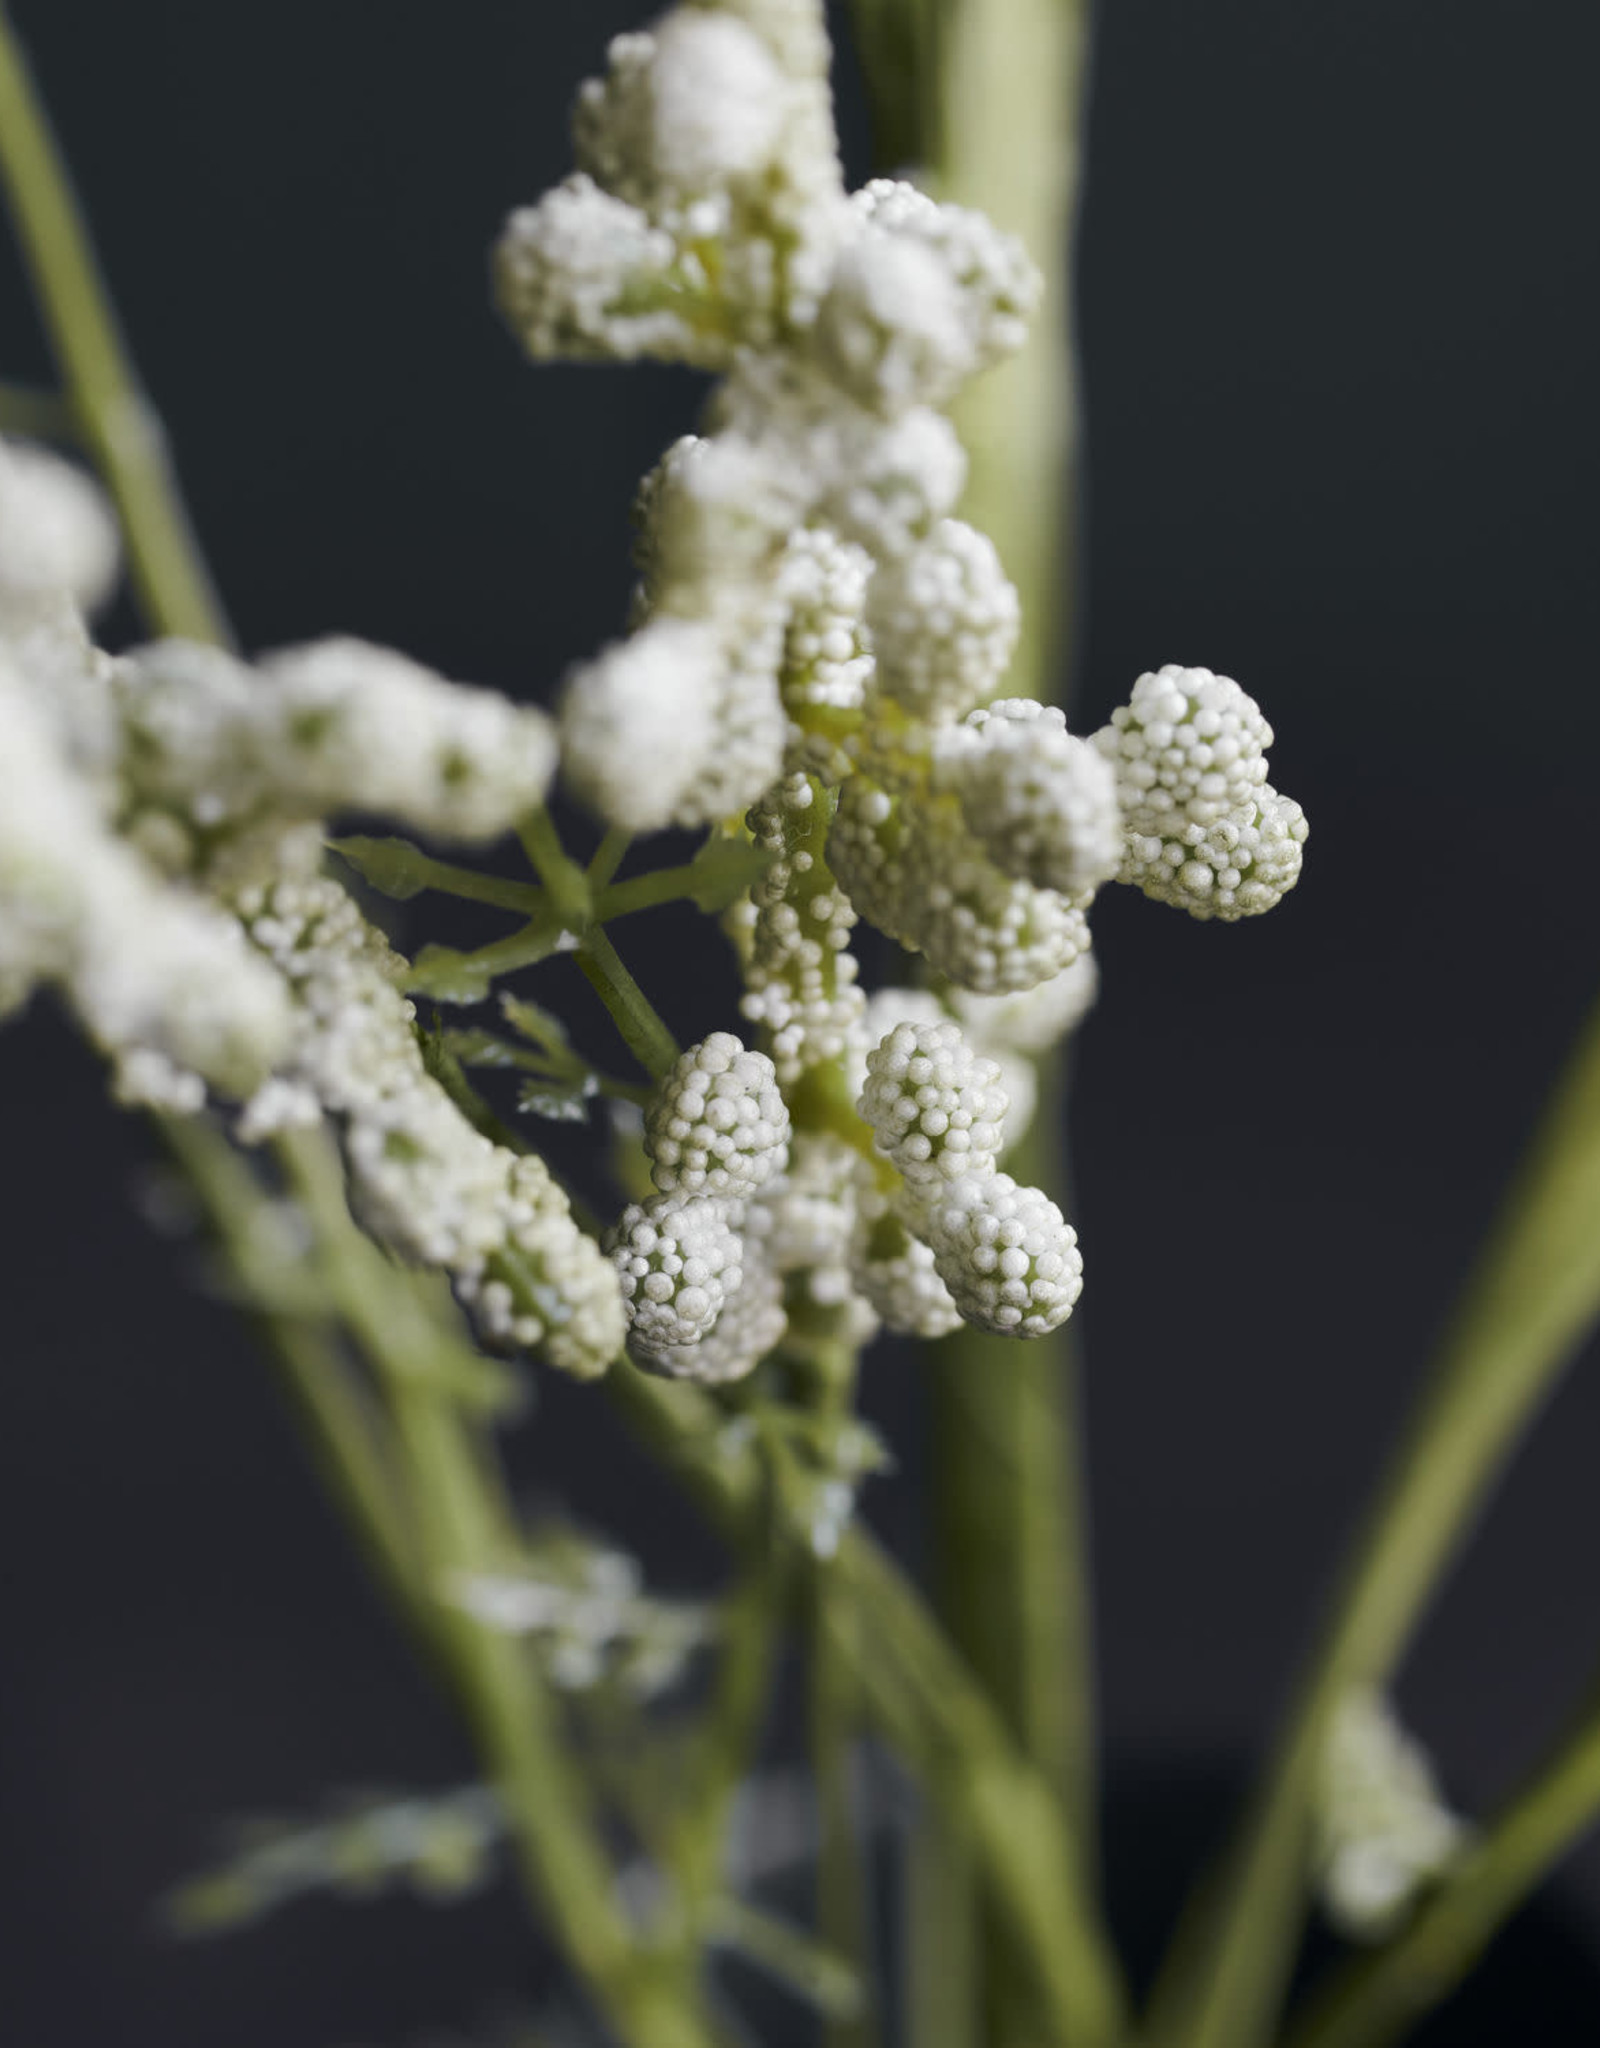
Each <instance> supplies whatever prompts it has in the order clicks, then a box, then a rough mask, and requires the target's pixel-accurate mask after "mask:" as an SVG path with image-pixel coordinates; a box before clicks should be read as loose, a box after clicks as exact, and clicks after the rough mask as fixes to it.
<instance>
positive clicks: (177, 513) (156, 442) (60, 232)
mask: <svg viewBox="0 0 1600 2048" xmlns="http://www.w3.org/2000/svg"><path fill="white" fill-rule="evenodd" d="M0 182H3V184H4V188H5V192H6V196H7V198H8V200H9V203H10V208H11V215H12V219H13V221H14V222H15V224H16V228H17V235H18V239H19V241H20V243H21V246H22V252H23V255H24V258H25V259H26V261H27V264H28V268H29V270H30V272H31V274H32V277H33V281H34V285H35V288H36V290H37V292H38V295H39V303H40V305H41V307H42V308H43V311H44V316H45V322H46V324H47V326H48V328H49V330H50V336H51V340H52V342H53V344H54V346H55V350H56V354H57V356H58V358H59V360H60V363H61V368H62V372H63V377H64V381H65V384H66V387H67V394H68V399H69V402H70V405H71V409H72V413H73V417H74V419H75V420H76V422H77V426H78V431H79V433H80V435H81V437H82V440H83V443H84V445H85V447H86V448H88V450H89V451H90V453H91V454H92V455H93V456H94V457H95V459H96V461H97V462H98V464H99V466H100V469H101V472H102V474H103V475H104V477H105V479H106V482H107V484H108V485H109V486H110V489H111V494H112V496H113V498H114V499H115V500H116V503H117V509H118V511H119V512H120V513H121V515H122V523H123V530H124V533H125V535H126V538H127V544H128V557H129V562H130V566H131V568H132V571H133V581H134V586H135V589H136V591H137V594H138V598H139V602H140V604H141V606H142V607H143V609H144V611H145V613H146V614H147V616H148V617H149V618H150V619H151V620H153V621H154V622H155V624H156V625H157V626H158V628H159V629H160V630H161V631H162V632H165V633H178V634H183V635H186V636H187V637H189V638H191V639H195V640H210V641H215V642H218V643H224V642H226V640H227V638H228V628H227V621H226V620H225V618H224V617H223V613H222V607H221V605H220V604H219V602H218V600H217V596H216V593H215V591H214V590H213V589H212V587H211V584H210V581H209V579H208V578H207V576H206V572H205V569H204V566H203V564H202V561H201V558H200V554H199V551H198V549H197V548H196V547H195V544H194V540H193V537H192V535H191V533H190V530H189V521H188V516H187V514H186V513H185V511H184V507H183V502H182V499H181V497H180V496H179V493H178V486H177V481H176V478H175V477H174V475H173V471H172V465H171V462H170V460H169V458H168V455H167V449H166V443H165V438H164V436H163V434H162V431H161V426H160V422H159V421H158V420H157V418H156V415H155V413H154V411H153V410H152V409H151V407H150V405H149V403H148V402H147V401H146V399H145V398H144V396H143V394H142V393H141V392H140V389H139V386H138V382H137V379H136V378H135V377H134V375H133V371H132V368H131V365H130V363H129V361H128V356H127V352H126V350H125V349H124V347H123V345H122V341H121V338H120V336H119V334H118V332H117V324H116V319H115V316H114V315H113V313H112V310H111V305H110V302H109V299H108V298H107V295H106V292H105V289H104V287H103V285H102V284H101V281H100V277H99V274H98V271H97V269H96V266H95V261H94V256H93V253H92V251H91V247H90V242H89V236H88V231H87V229H86V228H85V226H84V224H83V220H82V218H81V216H80V214H79V212H78V209H77V206H76V203H75V202H74V200H73V196H72V184H71V180H70V178H69V177H68V175H67V169H66V165H65V163H64V162H63V161H62V158H61V154H60V151H59V150H58V149H57V147H56V143H55V139H54V137H53V136H52V135H51V133H50V128H49V124H48V122H47V121H46V119H45V116H44V113H43V111H42V108H41V104H40V100H39V95H38V92H37V90H36V88H35V86H34V83H33V80H32V78H31V76H30V75H29V71H28V67H27V63H26V60H25V58H24V57H23V53H22V47H21V44H20V42H19V41H18V38H17V35H16V31H15V30H14V29H13V27H12V25H11V22H10V20H9V18H8V16H7V14H6V12H5V9H4V7H3V6H0Z"/></svg>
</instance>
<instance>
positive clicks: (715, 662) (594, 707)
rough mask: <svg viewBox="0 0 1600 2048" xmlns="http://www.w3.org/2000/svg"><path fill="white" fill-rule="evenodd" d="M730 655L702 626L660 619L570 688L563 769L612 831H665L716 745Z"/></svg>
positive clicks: (589, 667) (579, 674) (610, 651)
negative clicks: (724, 660) (724, 671)
mask: <svg viewBox="0 0 1600 2048" xmlns="http://www.w3.org/2000/svg"><path fill="white" fill-rule="evenodd" d="M721 668H722V649H721V643H720V638H719V636H718V634H717V632H716V629H715V628H714V627H712V626H710V625H707V624H705V623H703V622H701V621H698V620H691V619H675V618H666V617H662V618H657V619H652V620H651V621H650V623H649V624H648V625H647V626H646V627H644V628H643V630H642V631H640V632H638V633H635V634H634V635H633V636H632V638H631V639H628V640H622V641H618V642H617V643H616V644H615V645H614V646H611V647H608V648H607V649H606V650H605V652H604V653H603V654H601V655H599V656H598V657H597V658H596V659H595V660H593V661H591V662H589V663H588V664H586V666H584V667H583V668H580V669H578V670H577V671H576V672H575V673H574V675H573V676H572V677H571V678H570V680H569V681H568V684H567V690H566V695H565V697H564V699H563V701H562V708H561V765H562V772H563V773H564V775H565V776H566V779H567V781H568V782H569V783H570V784H571V785H572V787H573V789H574V790H576V792H577V793H578V795H580V796H581V797H582V798H583V799H584V801H585V802H586V803H588V804H589V805H590V806H591V807H592V808H593V809H594V810H595V811H597V812H598V813H599V814H600V816H601V817H602V818H604V819H605V820H606V821H607V823H608V824H612V825H619V826H621V827H622V828H623V829H624V830H626V831H629V832H652V831H659V830H660V829H661V827H662V826H664V825H668V824H670V823H671V822H672V820H673V818H674V817H675V816H676V815H677V813H678V811H679V809H680V808H681V807H682V805H683V803H684V801H685V797H686V795H687V793H688V792H689V791H691V790H692V788H693V787H694V784H695V781H696V779H697V778H698V777H699V776H700V775H702V774H703V773H704V771H705V769H706V765H707V763H708V762H709V760H710V759H711V757H712V754H713V752H714V749H715V746H716V729H715V722H714V720H715V712H716V707H717V702H718V693H719V684H720V681H721Z"/></svg>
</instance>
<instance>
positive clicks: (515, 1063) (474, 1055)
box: [439, 1031, 527, 1067]
mask: <svg viewBox="0 0 1600 2048" xmlns="http://www.w3.org/2000/svg"><path fill="white" fill-rule="evenodd" d="M439 1043H440V1044H441V1046H442V1047H443V1049H444V1050H445V1051H446V1052H447V1053H448V1054H449V1055H450V1057H451V1058H452V1059H453V1060H455V1061H456V1063H457V1064H458V1065H459V1066H463V1067H520V1066H521V1065H523V1063H524V1062H525V1060H526V1058H527V1055H526V1054H525V1053H524V1052H523V1051H522V1050H521V1049H520V1048H519V1047H517V1046H515V1045H507V1043H506V1041H505V1040H504V1039H503V1038H496V1037H495V1035H494V1033H493V1032H492V1031H441V1032H440V1034H439Z"/></svg>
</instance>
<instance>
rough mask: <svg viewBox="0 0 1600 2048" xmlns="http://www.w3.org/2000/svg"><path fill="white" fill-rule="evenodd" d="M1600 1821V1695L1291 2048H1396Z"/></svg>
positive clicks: (1321, 2002)
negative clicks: (1391, 2045)
mask: <svg viewBox="0 0 1600 2048" xmlns="http://www.w3.org/2000/svg"><path fill="white" fill-rule="evenodd" d="M1597 1816H1600V1695H1595V1696H1591V1698H1590V1700H1589V1703H1588V1705H1587V1706H1586V1708H1585V1709H1584V1711H1583V1713H1582V1714H1581V1715H1580V1716H1579V1718H1578V1719H1577V1721H1576V1722H1575V1723H1574V1725H1573V1727H1572V1729H1571V1731H1570V1733H1569V1734H1568V1735H1567V1737H1566V1739H1565V1740H1564V1741H1563V1742H1561V1743H1560V1744H1559V1745H1558V1747H1557V1748H1556V1749H1555V1750H1554V1751H1553V1753H1552V1754H1551V1755H1550V1757H1549V1758H1548V1759H1547V1760H1546V1761H1545V1762H1544V1763H1543V1764H1542V1765H1541V1766H1540V1768H1539V1769H1538V1770H1537V1771H1536V1772H1535V1773H1534V1774H1533V1775H1532V1776H1531V1777H1530V1778H1529V1779H1528V1780H1527V1781H1526V1783H1525V1784H1524V1785H1523V1786H1522V1788H1521V1789H1520V1790H1519V1791H1518V1792H1517V1793H1515V1794H1514V1795H1513V1796H1512V1798H1511V1799H1509V1800H1508V1801H1507V1802H1506V1804H1505V1806H1504V1808H1503V1809H1502V1810H1501V1812H1500V1814H1499V1816H1498V1818H1497V1819H1496V1820H1494V1821H1493V1822H1492V1823H1491V1824H1490V1825H1489V1826H1488V1827H1487V1828H1486V1829H1485V1830H1484V1832H1483V1833H1482V1834H1481V1835H1480V1836H1479V1837H1478V1838H1477V1840H1476V1841H1475V1842H1474V1843H1473V1845H1472V1847H1471V1848H1470V1849H1469V1850H1468V1851H1467V1853H1466V1854H1465V1856H1464V1857H1463V1858H1462V1860H1461V1861H1460V1863H1458V1864H1457V1865H1455V1866H1454V1867H1453V1868H1452V1870H1451V1871H1450V1872H1449V1874H1448V1875H1447V1876H1446V1877H1445V1878H1444V1879H1443V1880H1442V1881H1441V1882H1440V1885H1439V1887H1438V1889H1437V1890H1436V1891H1434V1892H1433V1893H1431V1894H1430V1896H1429V1897H1428V1898H1427V1899H1426V1900H1425V1901H1424V1903H1423V1904H1422V1906H1421V1907H1420V1908H1419V1910H1418V1912H1417V1914H1416V1916H1415V1918H1414V1919H1412V1920H1411V1921H1410V1923H1409V1924H1408V1925H1407V1926H1406V1927H1405V1928H1404V1929H1403V1930H1402V1932H1401V1933H1400V1934H1398V1935H1397V1936H1396V1937H1395V1938H1394V1939H1393V1940H1392V1941H1390V1942H1388V1943H1386V1944H1385V1945H1384V1946H1383V1947H1382V1948H1379V1949H1375V1950H1373V1951H1372V1952H1371V1953H1370V1954H1368V1955H1365V1956H1362V1957H1361V1958H1359V1959H1358V1960H1357V1961H1355V1962H1352V1963H1350V1964H1348V1965H1346V1966H1345V1968H1343V1969H1342V1970H1340V1971H1339V1972H1337V1973H1336V1974H1335V1975H1334V1977H1333V1978H1332V1979H1331V1980H1330V1981H1329V1982H1328V1983H1327V1984H1325V1985H1324V1986H1323V1987H1322V1988H1321V1989H1320V1990H1319V1992H1318V1993H1317V1994H1316V1995H1315V1996H1314V1997H1313V1999H1312V2001H1311V2003H1310V2005H1309V2006H1308V2008H1307V2010H1306V2012H1305V2015H1304V2017H1303V2018H1302V2019H1301V2020H1300V2021H1299V2023H1298V2024H1297V2025H1295V2026H1292V2027H1291V2028H1290V2030H1289V2034H1288V2037H1287V2040H1286V2042H1285V2048H1387V2044H1388V2043H1390V2042H1392V2041H1398V2040H1400V2039H1402V2038H1403V2037H1404V2036H1405V2034H1406V2033H1407V2032H1408V2031H1409V2029H1410V2028H1411V2027H1412V2025H1413V2024H1414V2023H1415V2022H1416V2021H1417V2020H1419V2019H1420V2018H1421V2017H1422V2016H1423V2014H1424V2013H1426V2012H1427V2011H1428V2010H1429V2008H1430V2007H1431V2006H1434V2005H1436V2004H1437V2003H1438V2002H1439V2001H1440V2000H1441V1999H1442V1998H1444V1997H1446V1996H1447V1995H1448V1994H1449V1993H1450V1992H1451V1991H1453V1990H1454V1989H1455V1987H1456V1985H1457V1984H1459V1983H1460V1981H1461V1980H1462V1978H1463V1977H1464V1976H1466V1974H1467V1972H1468V1971H1469V1970H1470V1969H1471V1967H1472V1965H1473V1964H1474V1963H1475V1962H1476V1961H1477V1959H1478V1957H1479V1955H1480V1954H1481V1953H1482V1951H1483V1949H1484V1948H1485V1947H1486V1945H1487V1944H1488V1943H1489V1941H1490V1940H1491V1939H1492V1938H1493V1936H1494V1934H1495V1932H1496V1931H1497V1930H1498V1928H1499V1927H1500V1926H1501V1925H1502V1924H1503V1923H1504V1922H1505V1921H1506V1920H1507V1919H1508V1918H1509V1917H1510V1916H1511V1914H1512V1913H1514V1912H1515V1911H1516V1909H1517V1908H1518V1907H1519V1906H1520V1905H1521V1904H1522V1903H1523V1901H1524V1900H1525V1899H1526V1898H1527V1896H1528V1894H1529V1892H1530V1891H1532V1890H1533V1888H1534V1886H1535V1885H1537V1884H1538V1883H1539V1881H1540V1880H1541V1879H1542V1878H1543V1877H1544V1876H1545V1875H1546V1874H1547V1873H1548V1872H1549V1870H1550V1869H1551V1868H1552V1867H1553V1866H1554V1864H1556V1863H1557V1862H1558V1861H1559V1860H1560V1858H1561V1857H1562V1856H1563V1855H1564V1854H1565V1853H1566V1852H1567V1850H1569V1849H1570V1848H1572V1847H1573V1846H1574V1844H1575V1843H1576V1842H1577V1841H1578V1840H1579V1838H1580V1837H1581V1836H1582V1835H1584V1834H1585V1833H1587V1832H1588V1830H1589V1829H1590V1828H1592V1827H1593V1826H1594V1824H1595V1820H1596V1818H1597Z"/></svg>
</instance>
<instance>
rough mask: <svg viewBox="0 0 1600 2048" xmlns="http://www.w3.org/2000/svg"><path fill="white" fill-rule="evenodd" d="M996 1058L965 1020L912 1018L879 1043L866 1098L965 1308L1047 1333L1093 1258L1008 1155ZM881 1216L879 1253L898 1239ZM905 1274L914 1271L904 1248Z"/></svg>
mask: <svg viewBox="0 0 1600 2048" xmlns="http://www.w3.org/2000/svg"><path fill="white" fill-rule="evenodd" d="M998 1084H999V1069H998V1067H997V1066H996V1065H995V1063H994V1061H992V1060H989V1059H985V1058H984V1057H983V1056H982V1055H980V1054H978V1053H975V1052H973V1050H972V1049H971V1048H970V1047H969V1046H968V1045H967V1043H966V1041H965V1039H964V1038H963V1037H962V1035H961V1031H960V1028H959V1026H958V1025H956V1024H955V1023H954V1022H951V1021H949V1020H944V1021H941V1022H939V1023H916V1024H913V1023H902V1024H898V1025H896V1026H895V1027H894V1029H893V1030H891V1031H890V1032H889V1033H888V1034H887V1036H886V1037H885V1038H884V1039H883V1040H882V1041H881V1042H880V1043H879V1044H878V1045H877V1046H875V1047H874V1048H873V1050H872V1051H871V1052H870V1053H869V1054H868V1055H867V1080H866V1085H865V1087H864V1088H863V1089H862V1091H861V1100H860V1104H859V1108H860V1111H861V1114H862V1116H863V1117H864V1118H865V1119H866V1120H867V1122H868V1123H869V1124H870V1125H871V1126H872V1131H873V1136H874V1139H875V1141H876V1143H877V1146H878V1149H879V1151H880V1152H882V1153H883V1155H884V1157H885V1158H887V1159H888V1160H889V1161H891V1163H892V1164H893V1165H894V1166H895V1167H896V1168H897V1169H898V1171H899V1172H900V1174H901V1176H902V1180H903V1187H902V1189H901V1191H900V1192H899V1194H898V1195H897V1196H896V1197H895V1198H894V1200H893V1204H892V1212H893V1216H894V1218H895V1219H896V1220H898V1222H900V1223H901V1224H902V1225H903V1226H904V1227H905V1229H906V1230H907V1231H908V1232H909V1233H910V1234H911V1235H913V1236H915V1237H916V1238H918V1239H920V1240H921V1242H922V1243H923V1244H924V1245H926V1247H927V1248H928V1250H929V1252H930V1253H931V1254H932V1267H933V1271H934V1274H935V1275H936V1276H937V1278H938V1279H939V1280H940V1281H941V1282H942V1283H943V1285H944V1287H945V1289H946V1290H947V1292H948V1294H949V1296H950V1299H951V1301H952V1302H953V1303H954V1305H955V1307H956V1309H957V1310H958V1311H959V1313H960V1315H961V1316H962V1317H963V1318H964V1319H965V1320H966V1321H967V1322H969V1323H975V1324H976V1325H977V1326H978V1327H979V1328H980V1329H984V1330H989V1331H992V1332H993V1333H995V1334H996V1335H1000V1336H1014V1337H1037V1336H1042V1335H1044V1334H1045V1332H1047V1331H1049V1330H1053V1329H1055V1328H1056V1327H1057V1326H1058V1325H1059V1324H1061V1323H1063V1322H1065V1320H1066V1319H1067V1317H1068V1316H1069V1315H1070V1314H1071V1313H1072V1309H1073V1306H1074V1304H1075V1303H1076V1301H1077V1299H1078V1296H1079V1294H1080V1293H1081V1292H1082V1289H1083V1260H1082V1258H1081V1257H1080V1255H1079V1252H1078V1241H1077V1236H1076V1234H1075V1232H1074V1231H1073V1229H1072V1227H1071V1225H1070V1224H1069V1223H1068V1222H1067V1221H1066V1219H1065V1218H1064V1217H1063V1216H1062V1214H1061V1211H1060V1210H1059V1209H1058V1208H1057V1207H1056V1205H1055V1203H1054V1202H1052V1201H1051V1200H1050V1198H1049V1196H1048V1195H1046V1194H1044V1193H1043V1192H1042V1190H1040V1189H1038V1188H1028V1187H1019V1186H1018V1185H1017V1183H1016V1182H1015V1181H1014V1180H1013V1179H1012V1178H1011V1176H1010V1175H1009V1174H1007V1173H1002V1172H1000V1171H999V1169H998V1166H997V1164H996V1161H997V1158H998V1155H999V1153H1000V1150H1001V1147H1002V1145H1003V1144H1004V1123H1005V1116H1006V1109H1007V1103H1006V1098H1005V1095H1004V1093H1003V1091H1002V1090H1001V1089H1000V1087H999V1085H998ZM883 1220H884V1219H882V1218H880V1219H878V1228H879V1233H880V1234H879V1236H878V1248H879V1253H880V1258H879V1263H880V1264H881V1265H884V1266H886V1267H895V1266H896V1257H897V1248H896V1247H895V1245H894V1244H893V1242H892V1241H889V1240H886V1237H885V1235H884V1234H883V1232H882V1224H883ZM898 1257H899V1260H900V1264H899V1266H898V1268H897V1269H896V1271H897V1277H898V1276H900V1275H904V1276H905V1277H908V1278H909V1277H911V1271H910V1269H909V1268H908V1267H907V1266H906V1264H905V1262H904V1258H905V1255H904V1252H903V1251H900V1252H899V1253H898Z"/></svg>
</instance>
